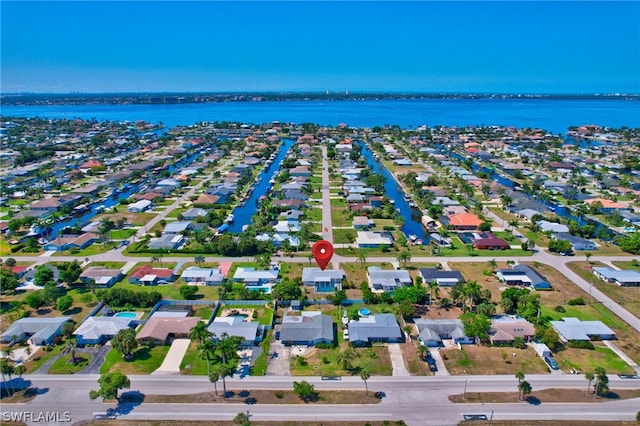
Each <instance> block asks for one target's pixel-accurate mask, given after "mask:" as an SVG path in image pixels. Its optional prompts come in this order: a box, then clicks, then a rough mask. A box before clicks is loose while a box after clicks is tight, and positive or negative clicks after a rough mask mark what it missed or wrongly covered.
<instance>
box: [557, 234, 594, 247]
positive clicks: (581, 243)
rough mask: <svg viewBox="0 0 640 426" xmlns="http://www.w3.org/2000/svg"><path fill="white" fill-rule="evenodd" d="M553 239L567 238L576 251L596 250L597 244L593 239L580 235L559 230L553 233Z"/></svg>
mask: <svg viewBox="0 0 640 426" xmlns="http://www.w3.org/2000/svg"><path fill="white" fill-rule="evenodd" d="M552 238H553V239H555V240H566V241H569V244H571V248H572V249H573V250H574V251H578V250H595V249H596V248H597V247H596V244H595V243H594V242H593V241H590V240H587V239H585V238H582V237H578V236H577V235H571V234H569V233H568V232H557V233H555V234H553V237H552Z"/></svg>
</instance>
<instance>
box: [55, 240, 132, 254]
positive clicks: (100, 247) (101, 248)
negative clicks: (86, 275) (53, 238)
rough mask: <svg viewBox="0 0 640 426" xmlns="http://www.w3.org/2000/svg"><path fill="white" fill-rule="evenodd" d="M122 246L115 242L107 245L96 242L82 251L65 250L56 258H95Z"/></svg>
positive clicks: (58, 252)
mask: <svg viewBox="0 0 640 426" xmlns="http://www.w3.org/2000/svg"><path fill="white" fill-rule="evenodd" d="M119 245H120V243H117V242H115V241H109V242H107V243H99V242H95V243H93V244H91V245H90V246H89V247H87V248H84V249H82V250H77V251H76V250H64V251H57V252H56V253H55V254H54V256H77V257H88V256H94V255H96V254H102V253H106V252H108V251H109V250H112V249H114V248H116V247H118V246H119Z"/></svg>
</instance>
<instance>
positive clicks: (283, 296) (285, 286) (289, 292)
mask: <svg viewBox="0 0 640 426" xmlns="http://www.w3.org/2000/svg"><path fill="white" fill-rule="evenodd" d="M271 292H272V294H273V298H274V299H276V300H298V299H300V297H301V296H302V290H300V285H299V284H298V282H297V281H290V280H288V279H286V278H285V279H283V280H282V282H280V283H278V284H276V285H274V286H273V289H272V291H271Z"/></svg>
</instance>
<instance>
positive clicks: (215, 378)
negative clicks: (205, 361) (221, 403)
mask: <svg viewBox="0 0 640 426" xmlns="http://www.w3.org/2000/svg"><path fill="white" fill-rule="evenodd" d="M218 380H220V375H219V374H218V372H217V371H216V369H214V370H213V371H210V372H209V381H210V382H211V383H213V389H214V392H215V395H216V396H218V383H217V382H218Z"/></svg>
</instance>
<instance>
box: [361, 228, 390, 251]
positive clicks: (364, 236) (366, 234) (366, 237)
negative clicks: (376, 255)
mask: <svg viewBox="0 0 640 426" xmlns="http://www.w3.org/2000/svg"><path fill="white" fill-rule="evenodd" d="M356 244H357V245H358V247H360V248H378V247H381V246H382V247H389V246H391V245H392V244H393V237H391V234H389V233H388V232H373V231H358V233H357V237H356Z"/></svg>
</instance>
